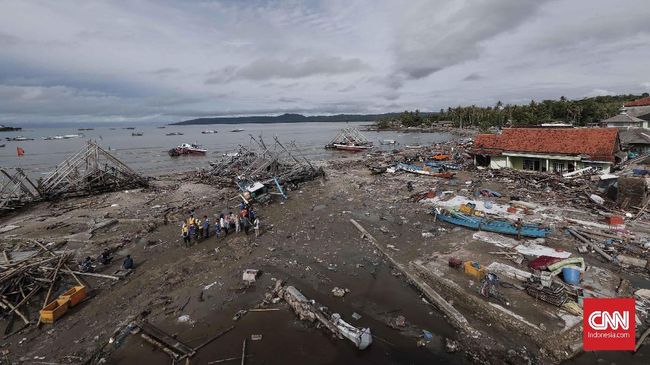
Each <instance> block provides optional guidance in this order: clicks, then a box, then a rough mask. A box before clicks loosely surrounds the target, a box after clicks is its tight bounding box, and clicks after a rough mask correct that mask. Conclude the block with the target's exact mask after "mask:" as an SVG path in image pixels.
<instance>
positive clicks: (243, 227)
mask: <svg viewBox="0 0 650 365" xmlns="http://www.w3.org/2000/svg"><path fill="white" fill-rule="evenodd" d="M215 217H217V215H216V214H215ZM251 228H253V230H255V237H259V235H260V219H259V217H258V216H257V213H256V212H255V210H254V209H253V207H252V206H251V205H250V204H247V203H245V202H242V203H241V204H240V205H239V213H238V214H236V215H235V214H234V213H233V212H228V214H224V213H220V214H219V217H218V218H217V221H215V222H214V224H213V225H212V224H210V219H209V218H208V216H207V215H204V216H203V220H201V219H199V218H195V217H194V210H192V211H191V212H190V216H189V218H187V219H186V220H185V221H184V222H183V225H182V226H181V236H182V237H183V242H184V243H185V244H186V245H189V244H190V243H192V240H194V242H198V241H200V240H203V239H206V238H208V237H210V236H211V234H212V232H211V231H212V230H214V233H215V234H216V236H217V237H221V236H222V234H223V236H224V237H225V236H227V235H228V233H233V232H234V233H239V232H242V231H244V232H245V233H246V234H247V235H248V233H249V231H250V229H251Z"/></svg>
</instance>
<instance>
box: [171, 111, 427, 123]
mask: <svg viewBox="0 0 650 365" xmlns="http://www.w3.org/2000/svg"><path fill="white" fill-rule="evenodd" d="M422 114H430V113H422ZM397 115H400V113H385V114H337V115H314V116H304V115H302V114H282V115H278V116H250V117H214V118H198V119H191V120H185V121H182V122H177V123H171V125H192V124H240V123H305V122H374V121H376V120H377V119H379V118H383V117H392V116H397Z"/></svg>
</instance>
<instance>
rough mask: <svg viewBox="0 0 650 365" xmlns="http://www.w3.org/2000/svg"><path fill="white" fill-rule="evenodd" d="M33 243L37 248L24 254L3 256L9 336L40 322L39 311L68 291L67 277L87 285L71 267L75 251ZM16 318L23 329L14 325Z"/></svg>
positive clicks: (0, 305) (0, 281)
mask: <svg viewBox="0 0 650 365" xmlns="http://www.w3.org/2000/svg"><path fill="white" fill-rule="evenodd" d="M32 244H35V246H33V247H30V248H28V249H25V250H24V251H14V252H10V253H9V252H7V251H3V253H2V255H1V257H0V268H1V269H2V273H0V313H1V315H2V318H8V322H7V326H6V327H5V329H4V335H5V337H8V336H10V335H12V334H14V333H16V332H19V331H21V330H22V329H24V328H26V327H27V326H29V325H31V324H34V323H40V321H41V320H40V318H39V317H38V310H40V309H41V308H43V307H45V306H46V304H48V303H49V302H50V301H51V299H52V298H54V297H55V293H57V292H58V291H60V289H62V288H65V287H64V286H63V285H62V283H63V282H64V280H62V276H63V275H64V274H66V275H71V276H72V279H74V282H73V283H72V285H82V286H83V285H84V284H83V283H82V282H81V281H80V280H79V278H78V277H77V276H76V275H75V272H73V271H72V270H71V269H70V267H69V266H68V263H69V261H70V260H71V259H72V253H71V252H68V251H55V249H56V246H55V245H54V246H51V247H48V246H46V245H45V244H43V243H41V242H38V241H35V242H33V243H32ZM33 314H36V315H33ZM16 318H20V320H22V322H23V325H22V326H15V325H14V320H15V319H16ZM14 327H17V329H14Z"/></svg>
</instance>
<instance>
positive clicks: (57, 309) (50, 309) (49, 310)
mask: <svg viewBox="0 0 650 365" xmlns="http://www.w3.org/2000/svg"><path fill="white" fill-rule="evenodd" d="M69 305H70V300H69V299H61V298H57V299H56V300H54V301H53V302H52V303H50V304H48V305H46V306H45V307H43V309H41V310H40V315H41V322H43V323H54V321H56V320H57V319H59V318H61V316H63V315H64V314H65V312H67V311H68V306H69Z"/></svg>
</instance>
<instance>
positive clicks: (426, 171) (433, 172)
mask: <svg viewBox="0 0 650 365" xmlns="http://www.w3.org/2000/svg"><path fill="white" fill-rule="evenodd" d="M396 167H397V170H402V171H406V172H411V173H414V174H419V175H427V176H433V177H442V178H445V179H451V178H452V177H454V175H455V174H454V173H453V172H447V171H440V170H439V169H435V168H432V167H430V166H428V165H426V164H425V165H424V166H423V167H420V166H416V165H409V164H406V163H401V162H400V163H398V164H397V166H396Z"/></svg>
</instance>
